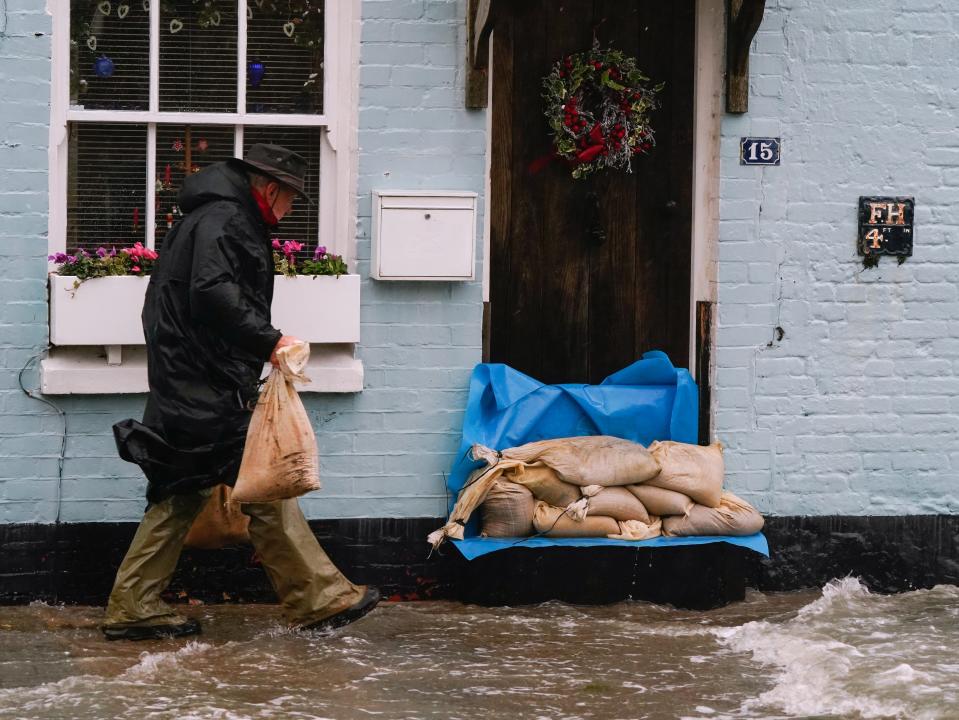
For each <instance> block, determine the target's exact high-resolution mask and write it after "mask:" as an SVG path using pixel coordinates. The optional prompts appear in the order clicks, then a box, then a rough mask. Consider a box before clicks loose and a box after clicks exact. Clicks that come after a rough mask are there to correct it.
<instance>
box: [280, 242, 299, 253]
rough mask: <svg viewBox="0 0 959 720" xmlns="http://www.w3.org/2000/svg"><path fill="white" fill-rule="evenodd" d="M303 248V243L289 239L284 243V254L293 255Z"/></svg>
mask: <svg viewBox="0 0 959 720" xmlns="http://www.w3.org/2000/svg"><path fill="white" fill-rule="evenodd" d="M302 249H303V243H301V242H296V240H287V241H286V242H285V243H283V254H284V255H292V254H293V253H298V252H300V250H302Z"/></svg>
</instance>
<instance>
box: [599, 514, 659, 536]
mask: <svg viewBox="0 0 959 720" xmlns="http://www.w3.org/2000/svg"><path fill="white" fill-rule="evenodd" d="M662 534H663V521H662V520H661V519H660V518H658V517H655V516H653V517H651V518H650V520H649V522H648V523H644V522H642V521H641V520H621V521H620V523H619V533H618V534H616V535H607V536H606V537H608V538H609V539H610V540H652V539H653V538H655V537H659V536H660V535H662Z"/></svg>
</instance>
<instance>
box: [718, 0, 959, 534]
mask: <svg viewBox="0 0 959 720" xmlns="http://www.w3.org/2000/svg"><path fill="white" fill-rule="evenodd" d="M874 5H875V4H874V3H868V2H865V0H862V1H856V2H851V3H843V5H842V7H839V6H830V5H828V4H827V3H826V2H825V0H813V1H812V2H806V3H778V4H774V5H773V6H772V7H767V12H766V17H765V19H764V21H763V25H762V27H761V28H760V31H759V33H758V34H757V36H756V39H755V41H754V46H753V55H752V58H751V62H750V64H751V71H752V73H753V80H752V96H751V98H750V109H749V113H748V114H747V115H744V116H739V117H732V116H726V117H724V119H723V123H722V124H723V128H722V136H723V140H722V147H723V151H724V154H723V157H722V159H721V163H722V164H721V175H722V177H721V180H720V183H721V185H720V187H721V191H720V194H721V198H722V200H721V202H720V218H721V219H720V231H719V237H720V244H719V260H720V265H719V270H718V279H719V319H720V320H719V324H718V328H717V344H718V349H717V353H716V364H717V372H716V377H717V383H718V381H719V379H720V378H722V379H724V380H727V381H728V382H729V383H730V384H729V387H730V388H735V389H736V390H737V391H738V392H737V393H736V394H734V395H732V396H731V397H732V401H733V403H734V404H733V405H732V406H729V407H724V406H723V403H722V396H719V395H718V396H717V399H716V415H715V428H716V434H717V436H718V437H720V438H722V439H724V440H726V441H727V442H728V443H729V447H728V449H727V458H728V459H729V462H730V467H732V468H735V471H734V472H732V473H731V476H730V485H731V486H733V484H734V483H741V484H740V485H738V486H739V487H742V488H744V489H745V490H747V491H749V493H750V495H749V497H751V498H752V499H754V500H755V501H756V502H757V504H758V505H759V506H760V507H761V508H763V509H766V510H771V511H773V512H776V513H783V514H797V515H803V514H817V513H824V514H836V513H844V512H845V513H852V514H866V513H877V512H893V513H895V514H908V513H920V512H934V513H937V512H951V511H952V510H950V508H952V507H953V506H954V505H955V485H954V478H955V472H956V470H959V414H957V413H959V397H957V396H956V391H957V390H959V385H957V384H956V382H955V381H956V380H957V379H959V376H957V374H956V373H957V370H959V362H957V357H959V341H957V340H959V323H956V322H955V321H954V320H953V318H955V317H956V316H957V311H959V295H957V289H956V288H957V284H959V283H957V280H959V277H957V275H956V274H955V270H956V269H957V268H956V263H957V261H959V255H957V246H956V245H955V243H954V242H953V241H952V240H953V238H954V229H953V228H954V226H955V222H956V221H955V219H954V218H955V215H956V209H957V208H956V206H957V204H959V198H957V196H956V194H955V187H956V186H957V185H959V174H957V173H956V170H955V167H957V166H959V141H957V137H956V134H955V128H954V122H953V123H952V124H949V122H948V121H947V120H946V119H945V117H943V116H948V115H950V114H951V111H952V110H953V109H954V106H955V98H954V95H953V94H949V97H945V96H944V95H942V94H941V93H938V92H936V91H935V88H936V87H938V86H940V85H941V84H942V83H945V84H946V85H948V86H950V87H951V86H954V85H955V84H956V81H957V80H956V78H957V77H959V75H957V73H956V71H955V70H954V69H953V66H952V65H950V63H951V62H952V59H953V58H954V57H955V53H956V50H957V43H956V39H955V35H954V33H953V32H952V31H951V28H953V27H955V24H956V22H957V21H959V10H957V9H954V8H951V7H950V6H948V5H947V4H945V3H942V2H938V1H936V0H928V1H927V2H921V3H917V4H913V3H910V4H909V5H908V6H902V5H895V4H888V5H887V6H884V8H885V9H884V10H883V12H880V13H876V12H875V7H874ZM947 7H948V8H949V9H948V10H947V9H946V8H947ZM877 58H881V60H878V61H877ZM877 64H878V67H880V68H881V70H879V72H878V73H877V72H876V68H877ZM880 97H881V98H883V103H884V105H885V107H887V108H888V109H889V111H888V112H885V113H877V114H874V113H866V114H863V113H862V112H861V109H862V108H863V107H869V106H871V105H872V104H873V103H874V102H875V101H876V99H877V98H880ZM759 128H763V130H762V131H760V129H759ZM747 134H752V135H760V134H769V135H779V136H782V137H783V139H784V154H783V165H782V167H780V168H769V169H765V170H758V169H754V170H752V171H751V172H749V171H744V168H742V167H740V166H739V165H738V163H737V158H736V156H735V154H734V153H733V152H732V147H733V146H734V144H735V143H736V142H737V141H738V139H739V137H741V136H743V135H747ZM880 177H881V178H882V180H881V181H878V182H877V178H880ZM867 194H911V195H915V196H916V198H917V203H918V206H917V213H916V228H917V229H916V252H915V256H914V257H913V258H910V259H909V260H908V261H907V262H906V264H905V265H903V266H901V267H899V266H897V265H896V264H895V262H894V261H893V262H890V261H888V260H884V261H883V262H882V263H881V264H880V267H879V268H876V269H873V270H864V269H863V268H862V265H861V264H860V262H859V260H858V257H857V255H856V249H855V244H854V243H855V236H856V202H857V198H858V196H859V195H867ZM723 201H728V202H723ZM760 202H761V203H762V206H761V209H759V208H758V205H757V204H758V203H760ZM754 206H756V207H757V210H756V214H755V216H750V215H749V211H750V210H751V208H752V207H754ZM800 238H801V240H800ZM760 253H762V254H760ZM771 268H776V269H774V270H773V271H772V272H771V271H770V270H771ZM764 298H765V299H768V300H767V301H772V302H773V304H774V305H776V306H778V312H776V313H775V314H771V315H767V317H768V318H769V319H768V320H767V321H766V323H763V322H760V320H759V318H760V317H761V315H759V314H758V313H757V314H754V315H752V316H751V315H750V314H749V313H748V312H739V311H736V308H737V307H739V304H743V305H750V304H752V303H756V302H762V301H763V299H764ZM730 304H733V306H732V307H730V306H729V305H730ZM763 324H765V325H766V326H767V330H768V333H767V335H768V336H769V337H771V336H772V332H771V331H772V330H773V327H774V324H778V325H780V326H782V327H783V328H784V330H785V333H786V334H785V337H784V338H783V340H782V341H781V342H778V343H775V345H774V350H775V355H776V356H775V357H772V356H769V355H767V352H769V351H765V350H764V349H763V348H762V346H761V345H758V344H757V346H756V347H753V348H749V347H739V346H740V345H743V346H746V345H748V344H749V341H750V340H753V339H754V338H759V337H760V336H761V333H760V332H758V330H757V326H761V325H763ZM747 377H748V378H752V381H751V382H746V383H743V379H744V378H747ZM733 383H735V384H733ZM718 384H719V383H718ZM720 386H721V387H722V385H721V384H720ZM913 388H916V389H913ZM742 392H745V393H748V399H747V401H746V408H745V409H744V408H742V404H743V397H742V395H741V394H740V393H742ZM770 436H771V439H772V440H773V442H772V443H769V442H768V440H769V439H770ZM770 447H771V448H772V462H771V463H770V466H769V468H768V470H766V469H765V468H752V469H750V470H749V471H748V472H757V473H759V474H760V475H759V476H758V477H757V476H754V477H747V476H746V472H747V470H746V469H747V460H748V458H751V457H754V456H753V454H752V453H753V451H755V450H759V449H764V450H765V449H769V448H770ZM764 471H765V472H764ZM950 482H952V483H953V484H952V485H951V486H950V485H949V483H950ZM950 488H951V489H950Z"/></svg>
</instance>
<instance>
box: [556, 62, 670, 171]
mask: <svg viewBox="0 0 959 720" xmlns="http://www.w3.org/2000/svg"><path fill="white" fill-rule="evenodd" d="M543 87H544V91H545V92H544V95H543V97H544V98H545V100H546V105H547V106H546V119H547V120H548V121H549V125H550V127H551V128H552V130H553V147H554V152H555V155H556V156H558V157H560V158H564V159H565V160H567V161H568V162H569V163H570V164H571V165H572V166H573V170H572V174H573V177H574V178H583V177H586V176H587V175H590V174H591V173H594V172H596V171H597V170H602V169H603V168H614V169H617V170H621V169H624V168H625V169H626V171H627V172H632V167H631V161H632V157H633V155H638V154H643V153H648V152H649V151H650V150H651V149H652V148H653V146H654V145H655V144H656V141H655V139H654V137H653V129H652V127H651V125H650V122H649V115H650V112H651V111H652V110H653V109H655V108H656V107H657V102H656V94H657V93H658V92H659V91H660V90H661V89H662V87H663V85H662V84H659V85H656V86H650V85H649V78H647V77H646V76H645V75H643V73H642V72H641V71H640V69H639V67H638V66H637V64H636V58H633V57H629V56H627V55H626V54H625V53H623V52H621V51H619V50H613V49H612V48H607V49H605V50H603V49H601V48H600V46H599V44H598V43H596V44H594V45H593V47H592V49H590V50H588V51H586V52H580V53H574V54H572V55H568V56H567V57H565V58H563V59H562V60H559V61H557V62H556V64H555V65H554V66H553V69H552V71H551V72H550V74H549V75H547V76H546V77H545V78H544V79H543Z"/></svg>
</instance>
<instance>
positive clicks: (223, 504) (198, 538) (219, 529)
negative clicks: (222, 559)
mask: <svg viewBox="0 0 959 720" xmlns="http://www.w3.org/2000/svg"><path fill="white" fill-rule="evenodd" d="M232 491H233V490H232V488H231V487H230V486H228V485H217V486H216V487H214V488H213V493H212V494H211V495H210V499H209V500H207V501H206V505H204V506H203V509H202V510H201V511H200V514H199V515H197V516H196V520H194V521H193V525H192V526H190V532H188V533H187V535H186V540H184V541H183V542H184V545H186V547H193V548H203V549H204V550H215V549H217V548H221V547H226V546H227V545H239V544H241V543H248V542H250V533H249V527H250V516H249V515H244V514H243V513H242V512H240V504H239V503H238V502H236V501H235V500H233V499H232V498H231V494H232Z"/></svg>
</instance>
